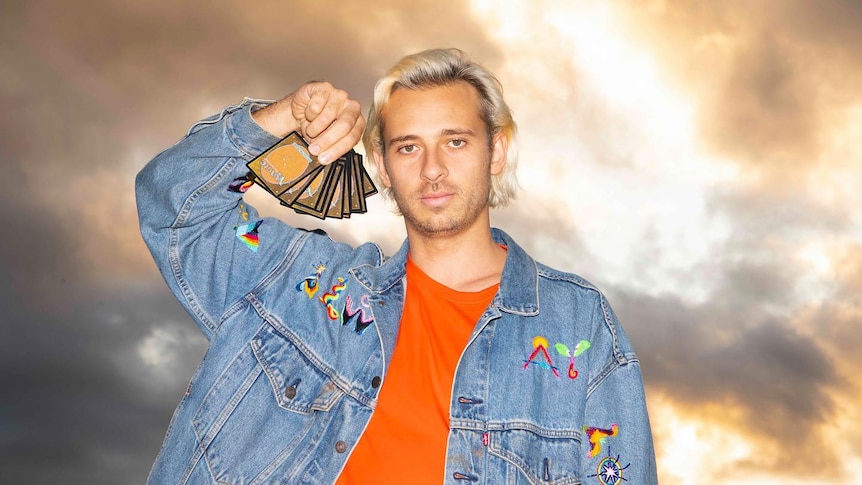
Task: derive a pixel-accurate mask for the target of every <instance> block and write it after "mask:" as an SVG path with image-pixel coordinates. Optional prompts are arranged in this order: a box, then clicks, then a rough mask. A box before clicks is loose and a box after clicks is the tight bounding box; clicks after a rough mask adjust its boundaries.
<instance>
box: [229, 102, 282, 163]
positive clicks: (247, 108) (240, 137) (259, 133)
mask: <svg viewBox="0 0 862 485" xmlns="http://www.w3.org/2000/svg"><path fill="white" fill-rule="evenodd" d="M270 103H271V101H260V100H255V99H248V98H246V99H244V100H243V102H242V108H241V109H240V110H238V111H235V112H234V113H233V114H232V115H231V116H230V117H228V119H227V120H226V126H225V130H226V133H227V135H228V137H229V138H230V141H231V143H233V144H234V145H236V147H237V148H239V149H240V151H242V152H243V153H244V155H245V157H246V158H247V159H248V160H251V159H253V158H254V157H256V156H258V155H260V154H261V153H263V152H264V151H265V150H266V149H267V148H269V147H271V146H273V145H275V144H276V143H278V141H279V140H281V138H278V137H276V136H275V135H273V134H271V133H269V132H268V131H266V130H264V129H263V128H261V127H260V125H258V124H257V122H255V121H254V119H253V118H252V117H251V112H252V111H253V110H255V111H256V110H258V109H260V108H263V107H264V106H266V105H268V104H270Z"/></svg>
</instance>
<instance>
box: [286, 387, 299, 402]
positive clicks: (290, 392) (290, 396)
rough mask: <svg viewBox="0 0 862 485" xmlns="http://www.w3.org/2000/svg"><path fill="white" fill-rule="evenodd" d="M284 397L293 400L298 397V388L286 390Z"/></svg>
mask: <svg viewBox="0 0 862 485" xmlns="http://www.w3.org/2000/svg"><path fill="white" fill-rule="evenodd" d="M284 397H286V398H288V399H293V398H295V397H296V386H290V387H288V388H287V389H285V390H284Z"/></svg>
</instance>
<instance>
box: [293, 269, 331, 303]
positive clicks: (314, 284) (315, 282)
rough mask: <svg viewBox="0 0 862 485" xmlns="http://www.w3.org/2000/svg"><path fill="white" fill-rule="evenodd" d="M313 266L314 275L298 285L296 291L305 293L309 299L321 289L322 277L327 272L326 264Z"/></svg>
mask: <svg viewBox="0 0 862 485" xmlns="http://www.w3.org/2000/svg"><path fill="white" fill-rule="evenodd" d="M311 266H312V267H313V268H314V273H312V274H310V275H308V276H306V277H305V279H304V280H302V281H300V282H299V284H297V285H296V291H300V292H304V293H305V296H307V297H309V298H313V297H314V294H315V293H317V290H318V289H319V288H320V285H319V283H320V275H322V274H323V272H324V271H326V263H320V264H313V265H311Z"/></svg>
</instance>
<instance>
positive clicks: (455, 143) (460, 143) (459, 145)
mask: <svg viewBox="0 0 862 485" xmlns="http://www.w3.org/2000/svg"><path fill="white" fill-rule="evenodd" d="M466 144H467V140H461V139H460V138H456V139H454V140H450V141H449V146H451V147H452V148H462V147H463V146H464V145H466Z"/></svg>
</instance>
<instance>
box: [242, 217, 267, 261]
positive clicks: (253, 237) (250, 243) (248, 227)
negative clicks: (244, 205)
mask: <svg viewBox="0 0 862 485" xmlns="http://www.w3.org/2000/svg"><path fill="white" fill-rule="evenodd" d="M262 222H263V219H261V220H259V221H257V222H251V223H248V224H243V225H241V226H237V228H236V237H237V239H239V240H240V241H242V243H243V244H245V246H246V247H247V248H249V249H251V250H252V252H255V253H256V252H257V247H258V245H259V244H260V239H259V236H258V233H257V229H258V228H259V227H260V224H261V223H262Z"/></svg>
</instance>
